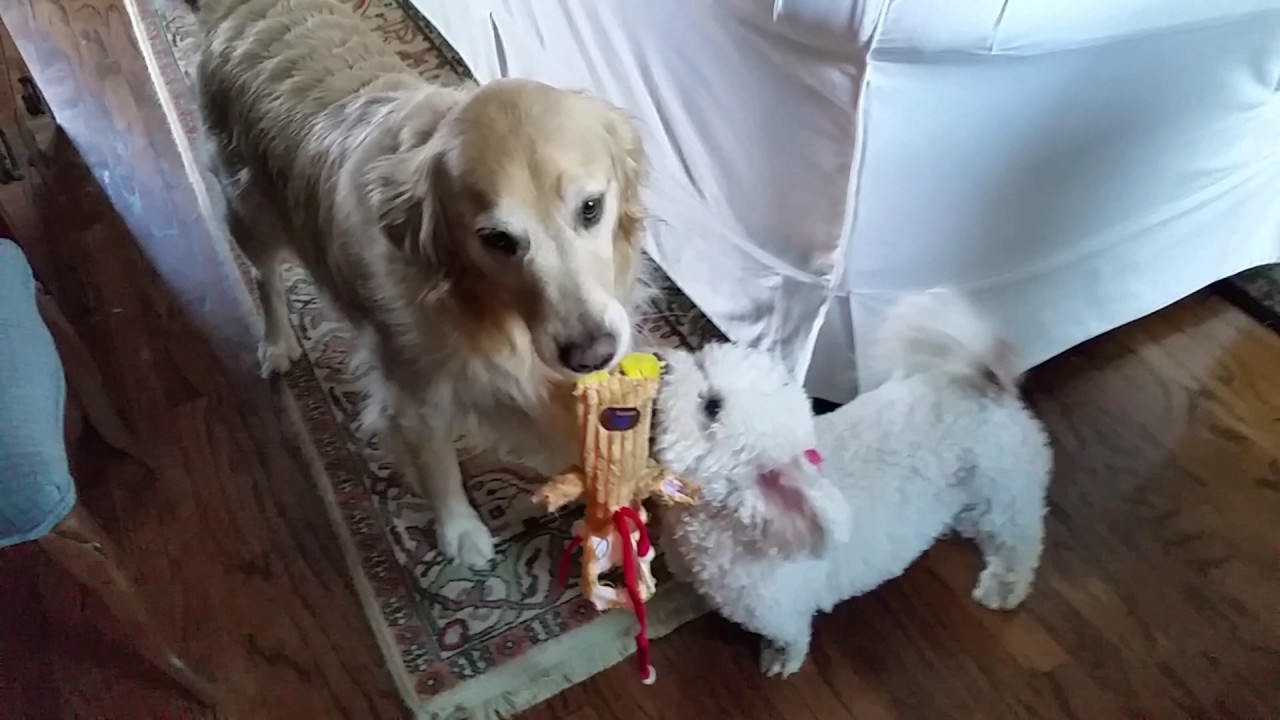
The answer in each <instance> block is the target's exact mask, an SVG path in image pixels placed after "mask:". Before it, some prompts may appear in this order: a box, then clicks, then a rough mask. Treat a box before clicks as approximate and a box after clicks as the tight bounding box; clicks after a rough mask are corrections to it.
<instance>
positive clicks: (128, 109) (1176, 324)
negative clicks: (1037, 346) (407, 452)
mask: <svg viewBox="0 0 1280 720" xmlns="http://www.w3.org/2000/svg"><path fill="white" fill-rule="evenodd" d="M0 14H2V16H3V20H4V22H5V23H6V24H7V26H8V28H9V30H10V31H11V32H12V33H13V35H14V38H15V40H16V41H17V45H18V47H20V48H21V49H22V52H23V55H24V56H25V57H26V59H27V61H28V63H29V64H30V65H31V66H32V68H31V69H32V72H33V73H34V75H35V76H36V79H37V81H38V82H39V83H40V85H41V87H42V89H43V90H44V92H45V95H46V97H47V99H48V101H49V104H50V105H51V106H52V107H53V110H54V114H55V115H56V116H57V117H58V119H59V121H60V123H61V125H62V126H63V128H64V132H65V134H64V135H61V136H59V138H58V139H57V141H56V142H55V143H54V144H53V147H52V148H51V149H49V152H48V154H47V155H46V156H42V157H43V160H42V162H41V163H40V167H39V168H38V172H35V173H33V177H32V179H31V181H30V182H31V183H32V184H31V185H29V186H26V188H27V189H25V190H23V189H21V188H19V191H18V192H14V191H13V189H12V188H10V189H9V190H6V191H5V192H4V193H0V202H2V203H4V207H5V212H6V214H10V215H11V216H13V214H14V213H17V216H18V217H22V218H25V219H24V220H22V224H23V226H22V227H15V232H17V234H18V235H19V239H21V240H22V241H23V242H24V244H26V245H27V246H28V248H29V250H30V251H31V254H32V255H33V257H35V258H37V259H38V260H37V262H38V268H37V269H38V270H39V271H40V272H41V274H42V275H43V276H44V279H45V280H46V282H48V283H49V284H50V285H51V286H52V287H53V290H54V292H55V294H56V296H57V297H58V299H59V301H60V303H61V305H62V306H63V309H64V311H65V312H66V314H67V315H68V317H69V318H70V319H71V320H72V322H73V323H74V324H75V325H76V326H77V327H78V329H79V330H80V332H81V333H82V335H83V337H84V339H85V341H86V343H87V344H88V345H89V346H90V347H91V348H92V349H93V350H94V351H95V353H96V354H97V357H98V358H99V360H100V362H101V363H102V365H103V370H104V374H105V375H106V376H107V380H108V383H109V385H110V386H111V387H112V389H113V390H114V391H116V397H117V399H118V401H119V402H120V404H121V406H122V408H123V409H124V411H125V415H126V419H127V420H129V421H130V422H131V423H132V424H133V426H134V427H135V428H137V429H138V430H139V432H140V433H141V435H142V436H143V437H144V439H146V440H147V441H148V442H149V443H150V444H151V445H152V447H153V448H155V449H156V451H157V453H158V454H159V456H160V465H161V471H160V473H159V477H153V476H150V475H148V474H146V473H143V472H141V471H139V470H138V469H137V468H136V467H134V466H132V465H131V464H130V463H129V461H128V460H126V459H123V458H120V457H118V456H115V455H113V454H111V453H110V452H109V451H108V450H106V449H105V448H104V447H102V446H101V445H100V444H95V443H94V442H92V441H91V442H90V443H89V444H88V446H87V447H86V448H84V452H83V453H82V455H83V456H84V457H82V458H81V459H80V462H79V466H80V468H81V472H82V494H83V495H84V497H85V500H86V503H87V504H88V506H89V508H90V509H91V510H92V511H93V512H94V513H95V514H96V515H97V516H98V518H99V519H100V520H101V521H102V524H103V525H104V527H105V529H106V530H107V531H108V532H109V533H110V534H111V535H112V536H113V537H115V538H116V540H117V542H118V543H119V545H120V546H121V548H122V552H123V554H124V564H125V566H126V567H127V568H128V570H129V571H130V572H132V573H133V575H134V577H135V578H136V579H137V581H138V585H139V586H140V589H141V591H142V593H143V595H144V597H145V598H146V599H147V601H148V602H149V603H150V605H151V606H152V609H153V610H154V613H155V615H156V617H157V619H158V620H159V622H160V625H161V627H162V628H163V629H164V630H165V631H166V632H167V633H169V634H170V635H171V636H172V637H173V638H174V639H175V640H176V641H177V644H178V645H179V647H180V649H181V650H182V651H183V652H185V653H187V654H188V656H189V658H190V659H191V660H192V661H193V662H194V663H195V664H197V665H198V666H199V667H201V668H202V669H204V670H207V671H208V672H209V673H210V674H211V675H213V676H214V677H216V678H217V679H218V680H220V681H221V682H222V684H223V685H224V687H225V688H226V689H227V692H228V694H229V695H230V696H231V698H232V701H233V702H232V703H231V704H230V705H229V706H228V707H226V708H223V709H221V710H220V711H218V712H216V713H215V712H212V711H208V710H205V709H202V708H199V707H197V706H195V705H193V704H192V703H191V702H190V701H189V700H188V699H187V698H185V697H184V696H183V695H182V694H181V692H180V691H177V690H176V689H175V688H174V687H172V686H171V685H170V684H169V683H168V682H167V681H166V679H165V678H164V677H163V676H160V675H159V674H158V673H156V672H154V671H153V670H151V669H150V668H149V667H148V666H147V665H146V664H145V663H143V662H142V661H141V660H139V659H138V658H136V656H134V655H133V654H132V653H131V651H130V648H129V645H128V643H127V642H125V641H124V640H122V639H120V638H119V637H118V635H117V634H116V633H114V632H113V628H112V626H111V624H110V623H109V622H108V621H107V617H108V616H107V613H106V611H105V609H104V608H102V607H101V606H99V605H98V604H97V603H96V601H94V600H92V598H91V597H90V596H88V595H86V593H84V592H83V591H81V590H80V589H79V588H78V587H77V586H76V585H75V583H74V582H73V581H71V580H70V579H68V578H66V577H63V576H62V575H61V574H60V573H59V572H58V571H57V570H56V569H55V568H53V567H52V566H50V565H49V563H47V562H45V561H44V559H43V558H42V557H41V556H40V555H39V554H38V552H35V551H33V550H32V549H30V548H25V547H20V548H11V549H9V550H6V551H3V552H0V718H4V719H6V720H7V719H10V718H13V719H25V718H30V719H32V720H46V719H50V718H108V719H110V720H132V719H134V718H138V719H144V718H179V717H181V718H214V717H217V718H237V719H238V718H273V719H275V718H279V719H281V720H291V719H293V718H298V719H302V718H325V719H329V718H352V719H356V718H359V719H365V718H401V717H406V716H407V713H406V711H405V710H404V708H403V707H402V705H401V703H400V700H399V698H398V696H397V693H396V692H395V689H394V687H393V685H392V683H391V679H390V677H389V675H388V674H387V672H386V671H385V670H384V669H383V667H382V661H381V656H380V654H379V652H378V649H377V647H376V645H375V642H374V640H373V637H372V634H371V632H370V631H369V629H368V628H367V626H366V624H365V621H364V616H363V612H362V610H361V607H360V604H359V602H358V601H357V599H356V596H355V593H354V591H353V590H352V589H351V585H350V582H349V580H348V578H347V575H346V571H345V567H344V563H343V560H342V556H341V553H340V550H339V546H338V544H337V541H336V539H335V537H334V534H333V532H332V530H331V528H330V527H329V522H328V518H327V515H326V513H325V510H324V508H323V506H322V503H321V501H320V499H319V497H318V496H317V494H316V492H315V491H314V489H313V487H312V483H311V481H310V479H309V478H308V477H307V476H306V474H305V473H304V471H303V469H302V465H301V462H300V460H299V459H298V458H297V457H296V456H295V453H294V451H293V450H292V449H291V448H292V445H291V443H290V442H289V440H288V438H287V437H285V435H284V431H283V430H282V428H281V423H280V421H279V420H278V413H277V408H276V403H275V400H274V396H273V393H272V386H271V385H269V384H267V383H265V382H263V381H260V380H257V379H256V378H255V377H254V375H253V372H252V365H253V346H254V342H255V338H256V332H257V330H256V328H257V321H256V319H255V318H253V317H251V316H249V315H248V314H247V313H246V312H245V311H244V309H243V306H242V304H241V303H240V302H239V301H238V299H237V297H236V292H237V289H236V285H235V283H237V282H238V278H237V277H236V274H235V270H234V268H232V267H229V266H228V265H227V264H226V263H225V261H224V259H223V257H222V256H221V255H220V254H219V253H217V252H215V251H214V250H213V248H214V247H215V245H214V243H213V236H212V234H211V233H212V231H211V229H210V227H209V225H208V223H207V222H206V219H205V218H203V217H202V216H201V213H200V210H199V207H198V203H197V202H196V199H195V196H194V194H193V192H192V189H191V187H190V185H189V184H188V182H187V179H186V177H185V175H184V173H183V170H182V164H181V162H180V158H179V156H178V153H177V149H176V147H175V146H174V143H173V139H172V138H171V137H170V135H169V130H168V128H167V126H166V125H165V123H164V119H163V115H162V113H161V111H160V108H159V106H158V103H157V102H156V100H155V97H154V95H153V94H152V92H151V88H150V83H149V80H148V78H147V75H146V70H145V67H144V66H143V64H142V61H141V58H140V57H139V54H138V50H137V46H136V43H135V41H134V39H133V36H132V30H131V26H130V24H129V21H128V18H127V16H126V13H125V9H124V5H123V2H122V0H0ZM11 62H12V59H11V58H10V57H8V56H6V63H11ZM3 110H4V108H0V111H3ZM13 206H16V207H13ZM1278 369H1280V337H1277V336H1275V335H1273V334H1272V333H1270V332H1269V331H1267V330H1265V329H1263V328H1261V327H1260V326H1259V325H1257V324H1256V323H1254V322H1253V321H1252V320H1251V319H1249V318H1248V317H1246V316H1245V315H1243V314H1242V313H1240V312H1239V311H1237V310H1236V309H1235V308H1233V307H1231V306H1229V305H1227V304H1225V303H1224V302H1222V301H1221V300H1218V299H1216V298H1214V297H1211V296H1197V297H1195V298H1192V299H1189V300H1187V301H1185V302H1183V303H1181V304H1179V305H1177V306H1175V307H1173V308H1171V309H1169V310H1166V311H1164V312H1162V313H1160V314H1158V315H1156V316H1154V317H1151V318H1147V319H1145V320H1142V321H1140V322H1138V323H1135V324H1133V325H1131V326H1129V327H1126V328H1123V329H1121V330H1119V331H1117V332H1115V333H1112V334H1111V335H1109V336H1106V337H1104V338H1101V339H1099V340H1096V341H1094V342H1091V343H1089V344H1088V345H1086V346H1084V347H1082V348H1078V349H1076V350H1074V351H1072V352H1070V353H1067V354H1066V355H1064V356H1063V357H1060V358H1058V359H1056V360H1054V361H1052V362H1050V363H1048V364H1047V365H1046V366H1044V367H1043V368H1040V369H1039V370H1037V371H1036V372H1035V373H1034V374H1033V376H1032V378H1031V382H1030V384H1029V392H1028V394H1029V397H1030V399H1031V401H1032V403H1033V404H1034V405H1035V407H1036V408H1037V409H1038V410H1039V411H1040V412H1041V413H1042V415H1043V417H1044V419H1045V422H1046V423H1047V425H1048V426H1049V428H1050V431H1051V433H1052V435H1053V437H1054V442H1055V446H1056V452H1057V459H1058V473H1057V476H1056V478H1055V480H1054V485H1053V489H1052V493H1051V495H1052V509H1051V512H1050V516H1049V533H1048V549H1047V552H1046V556H1045V561H1044V566H1043V570H1042V574H1041V576H1040V579H1039V582H1038V584H1037V587H1036V590H1035V593H1034V594H1033V596H1032V598H1031V599H1030V601H1029V602H1028V604H1027V606H1026V609H1025V610H1023V611H1021V612H1018V613H1013V614H1009V615H997V614H993V613H989V612H987V611H984V610H982V609H981V608H979V607H977V606H976V605H975V604H974V603H973V602H972V601H971V600H969V598H968V593H969V591H970V589H971V587H972V584H973V582H974V578H975V572H976V568H977V558H976V556H975V555H974V553H973V552H972V550H971V548H969V547H967V546H965V545H963V544H958V543H957V544H950V543H944V544H942V545H940V546H938V547H937V548H935V549H934V550H932V551H930V552H929V553H928V554H927V556H926V557H925V558H924V559H923V560H922V561H921V562H919V563H918V564H917V565H916V566H914V567H913V568H912V569H911V570H910V571H909V572H908V573H907V574H906V576H904V577H903V578H901V579H900V580H899V581H896V582H894V583H891V584H889V585H887V586H886V587H884V588H882V589H881V590H879V591H876V592H874V593H871V594H870V595H868V596H866V597H863V598H859V599H855V600H853V601H851V602H848V603H846V604H844V605H843V606H841V607H840V608H839V610H838V611H837V612H836V613H834V614H832V615H831V616H828V617H825V618H823V619H822V620H821V621H820V622H819V623H818V627H817V635H816V641H815V646H814V650H813V655H812V658H811V661H810V663H809V665H808V666H807V667H806V668H805V670H804V671H803V672H801V673H800V674H799V675H798V676H797V677H795V678H793V679H792V680H790V681H786V682H781V681H765V680H763V679H762V678H761V677H760V676H759V675H758V671H757V670H756V668H755V641H754V640H753V639H752V638H749V637H748V636H746V635H745V634H744V633H742V632H740V631H738V630H736V629H735V628H733V627H732V626H730V625H729V624H728V623H726V622H724V621H721V620H717V619H714V618H707V619H704V620H702V621H699V622H696V623H694V624H692V625H690V626H689V627H686V628H684V629H682V630H681V631H678V632H677V633H675V634H674V635H673V636H671V637H669V638H666V639H664V640H661V641H658V642H657V643H655V662H656V663H657V664H658V666H659V667H660V668H661V674H662V679H661V681H660V683H659V684H658V685H657V686H655V687H652V688H645V687H642V686H640V685H639V684H638V683H636V682H635V679H634V677H633V674H632V672H631V668H630V666H623V667H619V668H615V669H614V670H611V671H609V672H606V673H604V674H602V675H601V676H599V677H597V678H596V679H593V680H591V681H589V682H587V683H584V684H582V685H580V686H578V687H575V688H573V689H571V690H569V691H567V692H565V693H563V694H562V695H560V696H558V697H557V698H555V699H553V700H551V701H550V702H548V703H546V704H545V705H543V706H541V707H539V708H537V709H535V710H533V711H531V712H529V713H527V714H526V716H527V717H529V718H532V719H534V720H551V719H552V718H571V719H574V720H605V719H619V720H622V719H630V718H673V719H675V718H681V719H689V718H750V719H755V718H761V719H774V718H776V719H778V720H792V719H795V720H799V719H802V718H803V719H806V720H807V719H812V718H817V719H820V720H839V719H841V718H858V719H859V720H862V719H866V718H894V719H915V718H920V719H922V720H936V719H943V718H984V719H986V718H990V719H1003V718H1079V719H1080V720H1103V719H1106V718H1133V719H1135V720H1136V719H1138V718H1150V719H1153V720H1154V719H1164V718H1205V719H1209V718H1212V719H1214V720H1226V719H1228V718H1249V719H1259V718H1280V572H1277V571H1278V570H1280V547H1278V546H1277V541H1280V374H1278V373H1277V370H1278Z"/></svg>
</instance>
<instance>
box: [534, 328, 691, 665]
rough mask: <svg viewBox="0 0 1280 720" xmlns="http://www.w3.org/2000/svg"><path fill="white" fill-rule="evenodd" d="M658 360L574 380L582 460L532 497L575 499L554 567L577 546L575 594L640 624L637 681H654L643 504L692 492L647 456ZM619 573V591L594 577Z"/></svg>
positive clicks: (643, 356) (552, 504)
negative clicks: (582, 510) (582, 508)
mask: <svg viewBox="0 0 1280 720" xmlns="http://www.w3.org/2000/svg"><path fill="white" fill-rule="evenodd" d="M661 369H662V364H661V361H659V360H658V358H657V357H656V356H654V355H651V354H648V353H631V354H630V355H627V356H626V357H625V358H623V359H622V362H621V363H619V365H618V370H617V371H615V372H613V373H596V374H594V375H588V376H587V377H584V378H583V379H582V380H580V381H579V382H578V385H577V387H576V388H575V389H574V397H575V398H576V399H577V401H578V427H579V430H580V431H581V433H582V435H581V442H582V463H581V465H579V466H575V467H573V468H571V469H569V470H568V471H566V472H564V473H562V474H560V475H557V476H556V477H554V478H553V479H552V480H551V481H550V482H549V483H547V484H546V485H545V486H544V487H543V488H542V489H541V490H540V491H539V492H538V493H537V494H536V495H535V496H534V500H535V501H536V502H539V503H541V504H543V505H546V507H547V509H548V510H552V511H554V510H556V509H558V508H560V507H562V506H564V505H566V504H568V503H570V502H573V501H574V500H577V499H579V498H582V500H583V501H584V502H585V503H586V516H585V518H584V519H583V520H581V521H579V522H577V523H574V526H573V535H574V538H573V541H572V543H571V544H570V546H569V548H568V549H567V550H566V554H565V557H564V559H563V562H562V563H561V575H564V574H565V572H566V570H567V566H568V560H569V553H571V552H572V551H573V549H574V548H576V547H578V546H582V547H583V548H584V552H583V557H582V593H583V595H585V596H586V597H587V598H588V599H589V600H591V602H592V603H593V604H594V605H595V606H596V608H597V609H598V610H600V611H604V610H609V609H612V608H630V609H631V610H633V611H634V612H635V614H636V619H637V620H638V621H639V623H640V633H639V634H638V635H637V636H636V644H637V646H638V650H637V653H636V654H637V658H638V660H639V662H640V671H641V678H642V679H643V680H644V682H645V683H646V684H650V683H652V682H653V681H654V679H655V678H656V676H655V675H654V672H653V667H652V666H651V665H649V657H648V656H649V644H648V638H647V618H646V616H645V608H644V603H645V601H646V600H648V599H649V598H650V597H652V596H653V593H654V590H655V589H656V584H655V582H654V578H653V571H652V569H651V565H652V563H653V556H654V550H653V546H652V543H650V542H649V535H648V531H647V529H646V525H645V524H646V523H647V522H648V519H649V516H648V513H647V512H645V509H644V501H645V500H646V499H647V498H649V497H658V498H661V499H663V500H665V501H666V502H684V503H691V502H693V501H694V498H695V497H696V494H697V493H696V491H695V490H694V489H693V487H692V486H691V485H690V484H689V483H688V482H686V481H685V480H683V479H681V478H678V477H676V476H674V475H672V474H671V473H669V472H668V471H667V470H666V469H664V468H662V467H661V466H659V465H658V464H657V463H656V462H655V461H654V460H653V458H652V457H650V455H649V430H650V423H651V422H652V420H653V401H654V398H655V397H656V396H657V394H658V388H659V385H660V383H661ZM615 567H619V568H621V569H622V573H623V578H624V581H625V587H624V588H622V589H619V588H617V587H614V586H613V585H611V584H609V583H606V582H603V581H601V580H600V575H601V574H602V573H604V572H607V571H609V570H610V569H612V568H615Z"/></svg>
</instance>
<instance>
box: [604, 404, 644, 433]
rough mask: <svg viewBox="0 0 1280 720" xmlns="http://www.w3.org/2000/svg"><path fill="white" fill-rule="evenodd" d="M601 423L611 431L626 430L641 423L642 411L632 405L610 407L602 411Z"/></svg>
mask: <svg viewBox="0 0 1280 720" xmlns="http://www.w3.org/2000/svg"><path fill="white" fill-rule="evenodd" d="M600 424H601V425H602V426H603V427H604V429H605V430H608V431H610V432H626V431H627V430H630V429H632V428H634V427H635V426H636V425H638V424H640V411H639V410H638V409H636V408H632V407H608V408H605V409H604V410H601V411H600Z"/></svg>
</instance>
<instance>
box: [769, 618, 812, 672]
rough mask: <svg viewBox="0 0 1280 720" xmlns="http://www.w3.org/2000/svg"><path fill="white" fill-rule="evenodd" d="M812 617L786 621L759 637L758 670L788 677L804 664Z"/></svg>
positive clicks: (807, 652)
mask: <svg viewBox="0 0 1280 720" xmlns="http://www.w3.org/2000/svg"><path fill="white" fill-rule="evenodd" d="M812 622H813V618H812V617H806V618H804V621H803V622H786V623H782V624H779V625H777V626H775V627H773V628H771V629H770V631H769V632H768V633H765V634H763V635H762V636H761V638H760V671H761V672H763V673H764V674H765V675H767V676H768V677H782V678H784V677H788V676H791V675H794V674H795V673H796V672H798V671H799V670H800V668H801V667H803V666H804V661H805V658H807V657H808V656H809V635H810V625H811V624H812Z"/></svg>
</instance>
